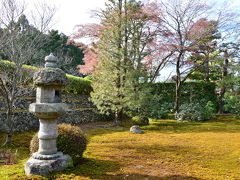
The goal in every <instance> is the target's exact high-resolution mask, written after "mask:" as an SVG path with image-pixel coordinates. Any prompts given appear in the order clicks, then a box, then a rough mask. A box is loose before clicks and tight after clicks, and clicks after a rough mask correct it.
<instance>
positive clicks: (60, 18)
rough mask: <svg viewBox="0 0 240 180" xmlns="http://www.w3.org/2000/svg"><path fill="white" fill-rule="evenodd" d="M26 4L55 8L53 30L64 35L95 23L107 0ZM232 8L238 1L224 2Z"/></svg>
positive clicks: (31, 0)
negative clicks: (47, 5) (42, 4)
mask: <svg viewBox="0 0 240 180" xmlns="http://www.w3.org/2000/svg"><path fill="white" fill-rule="evenodd" d="M26 1H27V3H30V4H31V3H33V2H38V1H40V2H42V1H45V2H47V4H52V5H54V6H56V8H57V12H56V16H55V21H54V22H55V25H54V26H53V27H52V28H53V29H56V30H59V31H60V32H63V33H64V34H66V35H71V34H72V33H73V32H74V27H75V26H76V25H78V24H86V23H93V22H97V20H96V18H95V19H94V18H91V10H99V9H101V8H104V5H105V2H107V0H48V1H47V0H26ZM206 1H207V2H217V3H221V2H223V1H225V0H206ZM226 1H227V2H230V1H231V3H230V4H232V5H233V7H234V6H238V7H240V0H226Z"/></svg>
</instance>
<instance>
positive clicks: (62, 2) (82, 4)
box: [28, 0, 106, 35]
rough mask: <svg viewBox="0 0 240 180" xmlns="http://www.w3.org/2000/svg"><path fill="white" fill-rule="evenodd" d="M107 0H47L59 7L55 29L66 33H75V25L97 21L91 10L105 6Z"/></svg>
mask: <svg viewBox="0 0 240 180" xmlns="http://www.w3.org/2000/svg"><path fill="white" fill-rule="evenodd" d="M28 1H33V0H28ZM34 1H35V0H34ZM105 2H106V0H49V1H47V3H51V4H53V5H55V6H56V8H57V12H56V17H55V21H56V23H55V25H54V26H53V29H57V30H59V31H60V32H63V33H64V34H66V35H70V34H72V33H73V29H74V26H75V25H77V24H86V23H91V22H96V21H97V20H96V18H95V19H94V18H91V10H97V9H98V10H99V9H100V8H104V5H105Z"/></svg>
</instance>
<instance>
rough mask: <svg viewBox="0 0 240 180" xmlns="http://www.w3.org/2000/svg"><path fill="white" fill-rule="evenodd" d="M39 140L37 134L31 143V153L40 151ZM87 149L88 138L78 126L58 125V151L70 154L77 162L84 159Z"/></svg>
mask: <svg viewBox="0 0 240 180" xmlns="http://www.w3.org/2000/svg"><path fill="white" fill-rule="evenodd" d="M38 147H39V140H38V136H37V133H36V134H35V135H34V136H33V138H32V140H31V143H30V152H31V153H34V152H37V151H38ZM86 147H87V138H86V136H85V135H84V133H83V132H82V130H81V129H80V128H79V127H77V126H72V125H69V124H59V125H58V137H57V149H58V151H61V152H63V153H64V154H68V155H70V156H71V157H72V158H73V161H74V162H76V161H77V160H78V159H80V158H82V155H83V152H84V151H85V150H86Z"/></svg>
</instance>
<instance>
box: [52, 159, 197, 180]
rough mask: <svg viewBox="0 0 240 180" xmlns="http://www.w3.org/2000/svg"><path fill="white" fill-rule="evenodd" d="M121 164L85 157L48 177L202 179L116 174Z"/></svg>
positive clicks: (142, 179)
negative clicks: (75, 164)
mask: <svg viewBox="0 0 240 180" xmlns="http://www.w3.org/2000/svg"><path fill="white" fill-rule="evenodd" d="M120 168H121V167H120V165H119V164H118V163H116V162H113V161H106V160H97V159H90V158H88V159H83V160H82V161H81V164H80V165H78V166H76V167H74V168H71V169H67V170H65V171H63V172H62V173H58V174H55V175H52V176H50V177H48V179H51V180H53V179H61V180H65V179H79V178H80V179H81V178H86V179H87V178H90V179H98V180H107V179H109V180H123V179H126V180H165V179H166V180H201V179H199V178H195V177H192V176H182V175H172V176H149V175H144V174H117V173H116V174H114V172H117V171H119V170H120Z"/></svg>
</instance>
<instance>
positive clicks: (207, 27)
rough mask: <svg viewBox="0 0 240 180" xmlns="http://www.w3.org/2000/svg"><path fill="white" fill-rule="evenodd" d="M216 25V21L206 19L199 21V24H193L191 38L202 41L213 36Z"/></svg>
mask: <svg viewBox="0 0 240 180" xmlns="http://www.w3.org/2000/svg"><path fill="white" fill-rule="evenodd" d="M215 24H216V22H215V21H209V20H207V19H205V18H201V19H199V20H198V21H197V22H195V23H193V25H192V28H191V31H190V33H189V38H190V39H201V38H204V37H209V36H211V35H212V34H213V31H214V26H215Z"/></svg>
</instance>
